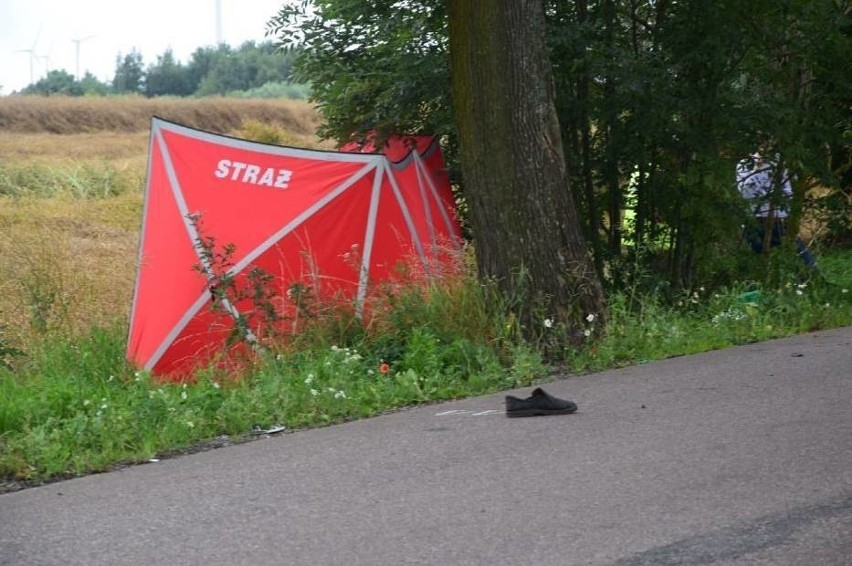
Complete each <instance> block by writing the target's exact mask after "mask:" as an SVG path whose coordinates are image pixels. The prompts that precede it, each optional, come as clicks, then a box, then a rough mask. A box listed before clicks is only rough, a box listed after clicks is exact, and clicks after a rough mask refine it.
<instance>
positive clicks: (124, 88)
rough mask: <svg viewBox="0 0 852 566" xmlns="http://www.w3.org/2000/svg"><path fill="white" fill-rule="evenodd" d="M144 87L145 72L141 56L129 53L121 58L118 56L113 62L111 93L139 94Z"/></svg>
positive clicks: (134, 52) (132, 52) (136, 52)
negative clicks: (113, 73) (113, 72)
mask: <svg viewBox="0 0 852 566" xmlns="http://www.w3.org/2000/svg"><path fill="white" fill-rule="evenodd" d="M144 85H145V70H144V66H143V63H142V54H141V53H139V52H138V51H135V50H134V51H131V52H130V53H128V54H127V55H125V56H124V57H123V58H122V56H121V54H120V53H119V54H118V57H116V60H115V76H114V77H113V79H112V90H113V92H116V93H119V94H123V93H141V92H142V89H143V88H144Z"/></svg>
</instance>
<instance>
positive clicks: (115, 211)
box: [0, 98, 852, 491]
mask: <svg viewBox="0 0 852 566" xmlns="http://www.w3.org/2000/svg"><path fill="white" fill-rule="evenodd" d="M231 104H236V105H239V104H241V103H240V102H239V101H227V103H226V102H224V101H167V100H161V101H147V100H144V99H107V100H88V99H87V100H69V99H9V98H6V99H0V353H2V347H3V346H4V345H5V346H9V345H11V346H17V347H20V348H21V349H23V350H26V351H27V353H28V357H27V358H25V360H26V363H25V364H23V366H24V368H23V369H22V370H21V371H20V372H19V373H17V374H15V373H10V372H4V371H3V370H2V369H0V477H3V476H7V477H17V478H29V479H45V478H50V477H58V476H62V475H63V474H68V473H71V474H78V473H86V472H89V471H93V470H103V469H108V468H109V467H110V466H111V465H113V464H115V463H116V462H120V461H135V460H144V459H147V458H150V457H153V456H154V455H157V454H162V453H168V452H169V451H172V450H175V449H179V448H180V447H184V446H187V445H190V444H192V443H194V442H197V441H203V440H205V439H210V438H213V437H214V436H217V435H221V434H231V435H239V434H241V433H242V434H245V433H246V432H247V431H248V430H249V429H250V427H251V425H252V424H261V425H264V426H266V425H272V424H275V423H276V422H282V423H285V424H287V425H288V426H289V427H291V428H292V427H297V426H315V425H319V424H324V423H328V422H334V421H336V420H340V419H347V418H354V417H359V416H365V415H370V414H375V413H376V412H381V411H383V410H387V409H390V408H393V407H398V406H402V405H406V404H411V403H416V402H423V401H427V400H434V399H441V398H450V397H455V396H462V395H469V394H475V393H481V392H484V391H491V390H495V389H498V388H505V387H511V386H516V385H523V384H528V383H530V382H531V381H532V380H533V379H534V378H535V377H536V376H539V377H540V376H541V375H542V374H541V370H542V367H541V365H540V363H539V362H538V359H537V357H536V356H535V355H534V353H532V352H530V351H529V350H525V349H524V348H517V347H515V346H513V345H512V344H511V341H512V340H511V336H510V335H511V334H512V333H513V332H514V330H515V329H514V328H513V327H512V324H513V322H512V319H511V318H507V319H502V320H500V319H494V320H490V319H488V315H487V313H486V312H485V309H484V307H483V304H484V303H483V300H482V299H483V297H482V288H481V287H480V286H479V285H478V284H477V283H476V282H475V281H473V280H472V279H471V280H468V281H467V282H462V283H461V286H459V287H455V288H454V289H453V290H452V292H449V293H444V294H441V293H437V294H436V295H435V296H437V297H438V299H439V300H438V301H437V302H436V303H433V304H424V303H423V302H422V301H419V300H415V301H411V302H408V303H406V302H405V301H396V302H394V304H393V309H394V310H393V311H392V318H394V319H395V322H393V321H392V322H391V323H390V326H389V327H388V328H387V329H385V330H382V331H381V332H379V334H378V336H376V337H374V338H373V339H371V341H367V340H365V339H357V340H355V342H358V343H357V346H358V352H359V353H358V357H357V358H356V357H355V354H354V350H342V349H332V348H330V346H331V345H332V344H342V343H343V342H342V341H337V338H333V337H334V335H333V334H329V333H326V334H320V335H319V339H318V340H314V342H315V344H314V345H313V346H312V347H309V348H305V350H304V351H302V352H297V355H295V356H294V357H285V358H282V359H281V360H277V359H273V360H266V361H265V362H264V363H262V364H261V365H260V366H259V367H257V368H255V372H254V374H253V375H252V377H251V379H250V380H248V379H247V380H244V381H239V382H236V383H234V384H232V385H230V386H221V387H220V386H219V383H220V381H221V378H220V376H216V375H208V376H205V377H203V378H202V380H201V382H200V384H199V386H198V387H194V388H193V387H190V388H189V389H188V390H186V389H184V388H182V387H180V386H165V387H157V386H155V385H154V384H151V383H148V382H147V381H146V378H145V376H140V377H138V378H137V376H135V375H134V372H133V369H132V368H129V367H127V366H126V364H125V363H124V360H123V348H124V332H125V330H124V328H125V322H126V317H127V315H128V313H129V309H130V300H131V293H132V286H133V280H134V276H135V270H136V266H135V262H136V253H137V250H136V247H137V238H138V228H139V226H140V223H141V210H142V191H141V188H142V182H143V177H144V171H145V163H146V160H147V155H146V153H147V142H148V134H147V127H148V121H149V119H150V115H151V113H158V114H160V115H163V116H165V117H169V118H171V119H173V120H176V121H181V122H186V123H190V124H194V125H197V126H199V127H202V128H205V129H208V130H213V131H220V132H224V133H232V134H237V135H242V136H244V137H253V138H254V139H259V136H266V135H267V134H269V131H268V130H265V129H264V128H263V127H261V126H260V125H262V124H264V123H268V122H264V120H270V121H271V122H272V123H275V124H278V125H279V128H280V129H282V130H284V129H285V128H286V124H287V123H289V122H287V120H289V118H284V117H281V116H286V115H287V113H288V112H292V111H293V110H292V108H289V109H287V110H284V111H282V113H281V114H276V116H278V117H275V118H264V116H265V115H264V114H262V113H261V111H260V110H257V112H258V113H257V114H251V112H253V111H254V110H250V109H251V108H255V107H254V106H252V105H245V106H236V107H235V108H236V110H234V109H233V108H223V105H231ZM282 104H283V103H282ZM158 105H159V106H158ZM273 106H274V103H273ZM284 106H287V105H284ZM299 108H300V110H299V111H300V112H305V113H306V115H304V116H298V117H297V118H294V119H293V124H296V126H293V128H294V129H286V136H285V137H286V139H287V140H288V143H293V144H297V143H298V140H304V141H305V144H304V145H311V144H315V143H316V140H314V139H313V138H312V137H311V136H310V134H309V132H310V131H311V130H310V125H311V124H314V123H315V120H316V116H315V114H314V113H313V110H312V109H311V108H310V107H309V106H307V105H304V104H303V105H302V106H301V107H299ZM267 111H270V110H269V107H268V106H267V105H266V103H265V104H264V105H263V112H267ZM116 116H118V117H117V118H116ZM244 119H245V120H246V121H243V120H244ZM86 120H88V121H86ZM248 120H253V121H248ZM298 124H301V125H298ZM113 127H118V128H121V129H127V131H126V132H117V131H111V130H110V128H113ZM74 128H77V130H74ZM104 128H106V129H104ZM44 129H50V130H55V131H62V132H77V131H80V130H82V131H84V132H86V133H61V134H60V133H48V132H45V131H43V130H44ZM294 140H295V141H294ZM823 270H824V272H825V273H826V275H827V276H828V278H829V279H830V280H831V281H832V282H834V283H836V284H838V287H833V288H821V287H819V286H816V285H813V284H805V285H806V286H805V287H802V288H799V287H798V285H802V284H803V283H802V282H801V281H797V280H791V282H790V284H789V285H788V286H786V287H782V288H781V289H779V290H767V292H766V293H765V294H764V295H763V297H762V298H761V300H760V302H756V303H748V302H743V301H740V300H738V299H737V295H738V294H739V293H741V292H742V291H744V290H746V289H745V288H734V289H729V290H726V291H724V292H722V293H719V294H718V296H715V295H713V294H710V293H707V294H702V295H700V296H698V297H693V296H685V297H684V303H685V306H684V307H683V308H681V309H675V308H669V307H666V306H663V305H661V304H660V303H659V302H657V301H655V300H654V299H653V298H648V297H640V298H639V302H640V304H641V307H642V308H641V309H639V310H638V311H636V310H629V309H627V308H626V306H625V305H626V303H627V301H626V299H625V298H624V297H612V298H611V306H612V312H611V323H610V325H609V326H608V327H607V328H606V329H604V328H600V327H597V325H595V324H594V323H590V325H589V329H588V330H589V332H590V334H591V335H592V336H593V337H594V338H595V340H594V341H593V342H591V343H589V344H588V346H587V347H584V348H581V349H577V350H572V351H568V352H566V358H567V359H568V362H569V366H570V367H571V368H572V369H574V370H576V371H586V370H589V369H600V368H605V367H612V366H613V365H622V364H626V363H632V362H636V361H639V360H644V359H654V358H660V357H665V356H669V355H677V354H684V353H690V352H696V351H702V350H707V349H711V348H719V347H723V346H726V345H730V344H736V343H742V342H745V341H752V340H757V339H765V338H770V337H775V336H783V335H786V334H790V333H793V332H801V331H806V330H814V329H819V328H829V327H833V326H839V325H847V324H852V306H850V302H849V294H848V293H842V288H847V289H849V288H852V252H850V251H848V250H845V251H844V250H839V251H835V252H834V253H832V254H830V255H828V256H825V257H824V258H823ZM433 298H434V297H433ZM634 299H635V297H634ZM394 324H396V326H394ZM93 326H100V327H103V328H105V329H106V330H105V331H101V330H95V331H94V332H92V331H91V329H92V327H93ZM542 339H543V340H548V339H549V337H548V335H546V334H545V335H543V337H542ZM554 339H556V340H559V339H558V338H557V337H554ZM332 340H334V341H332ZM495 344H496V346H495ZM350 345H351V344H350ZM500 348H502V351H500V352H496V350H498V349H500ZM498 358H499V359H498ZM383 360H387V361H392V364H391V366H390V368H391V369H390V370H389V371H388V372H387V373H386V374H382V373H381V371H382V370H381V369H380V368H382V367H383V366H382V363H381V362H382V361H383ZM0 361H2V360H0ZM341 392H345V396H343V395H341ZM2 487H3V486H2V481H0V491H2Z"/></svg>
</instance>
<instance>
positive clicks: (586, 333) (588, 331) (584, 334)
mask: <svg viewBox="0 0 852 566" xmlns="http://www.w3.org/2000/svg"><path fill="white" fill-rule="evenodd" d="M591 335H592V331H591V330H589V329H588V328H587V329H585V330H584V331H583V336H585V337H586V338H588V337H589V336H591Z"/></svg>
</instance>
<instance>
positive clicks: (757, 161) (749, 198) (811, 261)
mask: <svg viewBox="0 0 852 566" xmlns="http://www.w3.org/2000/svg"><path fill="white" fill-rule="evenodd" d="M736 172H737V188H738V189H739V191H740V194H741V195H742V196H743V198H744V199H745V200H746V202H747V204H748V206H749V212H750V214H751V216H753V217H754V221H753V222H749V223H748V224H746V226H744V230H743V237H744V238H745V240H746V242H748V244H749V246H751V249H752V251H754V253H758V254H759V253H763V250H764V246H765V244H766V243H767V232H768V233H769V237H768V243H769V246H770V247H773V248H774V247H775V246H779V245H781V240H782V238H783V236H784V232H785V230H786V220H787V217H788V216H789V204H790V200H791V199H792V197H793V185H792V183H791V177H790V174H789V172H788V171H787V169H782V170H780V171H778V170H777V169H776V167H775V163H774V162H773V161H771V160H769V159H766V158H765V157H764V156H763V155H762V154H761V153H755V154H753V155H751V156H749V157H748V158H746V159H743V160H742V161H740V162H739V163H738V164H737V170H736ZM796 249H797V251H798V253H799V257H801V258H802V261H803V262H804V263H805V265H807V266H808V267H814V266H815V265H816V259H815V258H814V257H813V255H812V254H811V253H810V251H809V250H808V249H807V247H806V246H805V243H804V242H803V241H802V240H801V238H799V237H796Z"/></svg>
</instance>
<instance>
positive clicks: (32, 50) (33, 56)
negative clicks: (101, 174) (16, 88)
mask: <svg viewBox="0 0 852 566" xmlns="http://www.w3.org/2000/svg"><path fill="white" fill-rule="evenodd" d="M41 27H42V26H38V33H36V37H35V41H33V45H32V47H30V48H29V49H18V50H17V51H16V52H15V53H29V54H30V84H33V83H34V82H35V76H34V74H33V64H34V63H35V60H36V54H35V49H36V45H37V44H38V38H39V36H40V35H41Z"/></svg>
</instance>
